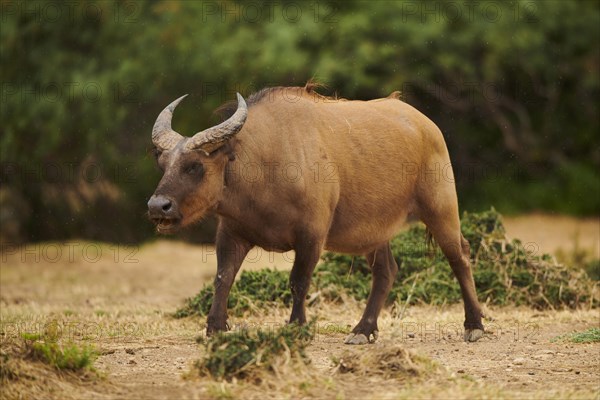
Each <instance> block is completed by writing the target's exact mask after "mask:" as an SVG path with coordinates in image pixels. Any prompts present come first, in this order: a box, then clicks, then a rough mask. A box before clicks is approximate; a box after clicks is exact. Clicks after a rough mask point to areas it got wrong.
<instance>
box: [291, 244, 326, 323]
mask: <svg viewBox="0 0 600 400" xmlns="http://www.w3.org/2000/svg"><path fill="white" fill-rule="evenodd" d="M294 250H295V251H296V258H295V259H294V265H293V266H292V272H291V274H290V288H291V290H292V299H293V305H292V315H291V317H290V323H292V322H297V323H299V324H304V323H305V322H306V311H305V307H304V303H305V301H306V295H307V293H308V289H309V287H310V280H311V278H312V273H313V271H314V269H315V266H316V265H317V262H318V261H319V257H320V255H321V246H320V241H317V240H305V241H303V242H302V243H300V244H299V245H298V246H297V247H296V248H295V249H294Z"/></svg>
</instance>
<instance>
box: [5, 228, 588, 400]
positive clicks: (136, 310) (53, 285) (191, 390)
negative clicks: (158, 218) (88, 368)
mask: <svg viewBox="0 0 600 400" xmlns="http://www.w3.org/2000/svg"><path fill="white" fill-rule="evenodd" d="M564 221H567V222H564ZM569 221H570V222H569ZM506 222H507V230H508V233H509V235H511V236H516V237H520V238H521V239H522V240H523V241H535V242H537V243H540V248H542V249H544V251H556V250H557V249H559V248H562V249H563V250H567V251H568V250H569V247H570V246H573V245H572V244H571V245H570V244H569V240H570V239H569V238H570V234H571V233H573V232H580V235H581V240H580V242H579V244H578V245H579V246H583V247H585V248H587V249H589V251H592V252H593V251H596V252H597V251H598V243H599V240H600V239H599V236H600V225H599V223H598V219H590V220H583V221H582V220H575V219H566V220H564V219H561V220H560V221H554V220H552V219H551V218H549V217H543V218H542V219H541V220H540V219H539V216H528V217H524V219H519V218H514V219H509V220H507V221H506ZM544 224H545V225H544ZM575 234H576V233H575ZM292 257H293V256H291V255H289V254H285V255H280V254H279V255H278V254H271V253H266V252H259V251H258V250H257V251H256V252H255V253H253V254H251V255H250V256H249V260H247V262H246V263H245V265H244V266H243V268H246V269H250V268H253V269H258V268H263V267H265V266H272V267H276V268H278V269H289V267H290V262H291V258H292ZM215 268H216V259H215V253H214V248H212V247H211V246H192V245H188V244H183V243H179V242H173V241H163V240H161V241H157V242H154V243H151V244H147V245H144V246H142V247H140V248H127V247H122V246H109V245H98V244H94V243H90V242H71V243H69V244H66V245H65V244H62V245H60V246H59V245H57V244H53V243H49V244H39V245H30V246H25V247H24V248H19V249H8V251H5V252H4V253H3V254H2V259H1V266H0V306H1V310H0V325H1V326H0V327H1V332H2V339H3V340H5V339H6V338H11V337H17V336H18V335H19V333H21V332H43V331H44V330H45V329H47V327H48V326H49V324H57V326H58V327H59V331H60V337H61V338H62V339H63V340H71V339H72V340H76V341H84V342H89V343H93V345H94V346H95V347H96V349H98V350H99V352H100V353H101V355H100V356H99V358H98V360H97V361H96V363H95V366H96V369H97V370H98V371H99V373H100V376H101V377H100V378H99V379H92V380H91V381H73V380H72V379H69V378H68V377H58V378H55V379H57V380H59V381H60V382H58V383H56V382H54V383H52V382H46V381H45V379H51V378H47V377H46V378H43V379H44V380H43V382H46V383H47V384H48V387H49V388H51V391H50V390H49V391H48V392H47V393H45V394H44V396H42V397H45V398H77V399H79V398H90V399H112V398H120V399H184V398H186V399H187V398H190V399H203V398H228V397H236V398H237V397H239V398H313V397H317V398H331V397H337V398H340V399H341V398H346V399H351V398H400V399H401V398H411V399H412V398H439V399H448V398H477V399H479V398H523V399H525V398H526V399H530V398H534V399H548V398H555V399H563V398H581V399H600V343H594V344H575V343H570V342H567V341H564V340H556V338H557V337H559V336H560V335H564V334H566V333H569V332H573V331H581V330H585V329H588V328H590V327H598V326H600V314H599V311H598V310H597V309H595V310H580V311H544V312H538V311H535V310H532V309H528V308H514V307H504V308H491V309H490V308H487V311H488V314H489V315H491V317H492V318H493V320H492V321H487V324H486V328H487V330H488V333H487V334H486V335H485V336H484V338H483V339H482V340H480V341H479V342H477V343H471V344H466V343H463V342H462V340H461V332H460V330H461V326H462V319H463V315H462V306H460V305H452V306H444V307H432V306H420V307H411V308H409V309H408V310H407V312H406V313H405V315H404V318H403V319H402V320H398V319H395V318H393V317H392V316H391V315H390V313H388V312H387V311H386V312H384V313H383V315H382V318H381V319H380V324H379V328H380V338H379V340H378V342H377V343H375V344H372V345H367V346H362V347H360V348H359V349H356V348H353V350H354V349H356V351H370V349H374V348H377V347H382V346H389V345H390V344H397V343H400V344H402V345H405V346H406V347H407V348H410V349H413V350H416V351H417V352H419V353H421V354H424V355H426V356H428V357H431V358H432V359H433V360H435V361H436V362H437V363H438V364H439V365H440V367H441V368H442V369H443V371H444V372H443V373H442V374H438V375H436V376H434V377H430V378H428V379H426V380H423V381H418V382H411V381H407V382H405V381H396V380H385V379H379V380H378V379H361V378H357V377H354V376H352V375H351V374H345V375H339V374H334V373H333V372H332V371H333V368H332V366H333V364H332V361H331V359H332V358H339V357H341V356H342V355H343V354H344V352H346V351H347V350H348V346H345V345H343V344H342V342H343V339H344V336H345V334H344V333H319V334H317V337H316V339H315V341H314V342H313V343H312V344H311V345H310V347H309V355H310V357H311V359H312V364H311V365H310V368H311V369H312V370H313V371H314V372H315V373H316V375H313V376H318V382H317V381H316V380H315V382H313V383H311V382H305V381H298V379H300V380H302V378H298V379H290V380H289V382H287V381H285V380H283V381H282V382H280V384H279V385H275V387H273V388H272V389H271V390H269V391H265V389H264V387H253V385H252V384H250V383H247V382H233V383H217V382H214V381H212V380H210V379H208V378H198V377H194V376H190V370H193V368H192V364H193V362H194V361H195V360H197V359H199V358H200V357H201V356H202V353H203V348H202V346H200V345H198V344H196V342H195V338H196V337H197V336H198V335H199V334H201V333H202V332H203V329H204V320H202V319H193V318H192V319H182V320H177V319H173V318H171V317H170V316H169V313H171V312H173V311H174V310H175V309H176V308H177V307H178V306H180V305H181V304H182V301H183V299H184V298H186V297H190V296H192V295H194V294H195V293H197V292H198V290H199V289H200V287H201V286H202V284H203V283H205V282H209V281H210V280H212V277H213V274H214V272H215ZM361 311H362V309H361V306H360V305H359V304H345V305H343V306H331V305H317V306H316V307H312V308H309V310H308V313H309V316H313V315H317V316H318V318H319V320H318V324H319V326H320V327H326V326H328V325H332V324H333V325H335V326H341V327H346V326H353V325H354V324H355V323H356V322H358V319H359V317H360V313H361ZM288 313H289V310H284V309H276V310H268V311H266V312H265V314H264V315H261V316H255V317H251V318H248V319H246V320H244V321H241V320H240V319H232V320H231V322H232V323H233V325H234V326H235V325H236V324H241V323H249V324H252V325H260V326H263V327H271V326H278V325H281V324H283V323H284V321H285V320H286V318H287V317H288ZM315 379H316V378H315ZM286 382H287V383H286ZM51 383H52V384H51ZM9 389H10V388H9ZM0 393H1V394H2V395H3V396H2V397H4V396H8V395H10V396H13V395H14V392H11V391H10V390H8V389H7V388H6V387H3V388H2V390H1V391H0ZM23 395H24V398H32V395H31V394H27V393H23ZM35 397H38V396H35Z"/></svg>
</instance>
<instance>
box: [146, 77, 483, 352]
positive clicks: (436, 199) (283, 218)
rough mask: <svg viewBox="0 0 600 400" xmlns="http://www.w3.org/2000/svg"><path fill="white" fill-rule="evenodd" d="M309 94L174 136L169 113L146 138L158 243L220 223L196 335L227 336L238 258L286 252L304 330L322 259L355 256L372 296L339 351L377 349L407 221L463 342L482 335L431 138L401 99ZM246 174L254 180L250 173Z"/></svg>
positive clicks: (466, 254) (255, 102) (265, 101)
mask: <svg viewBox="0 0 600 400" xmlns="http://www.w3.org/2000/svg"><path fill="white" fill-rule="evenodd" d="M315 87H316V85H315V84H313V83H308V84H307V85H306V86H304V87H273V88H266V89H263V90H260V91H258V92H256V93H254V94H252V95H251V96H249V97H248V101H247V102H246V101H245V100H244V98H243V97H242V96H241V95H240V94H239V93H238V94H237V106H236V104H235V103H233V107H231V106H225V107H224V109H225V111H226V112H227V111H228V118H227V116H226V119H225V121H224V122H222V123H221V124H219V125H216V126H213V127H210V128H208V129H206V130H203V131H200V132H198V133H196V134H195V135H193V136H191V137H184V136H182V135H180V134H179V133H177V132H175V131H174V130H173V129H172V128H171V118H172V115H173V111H174V109H175V107H177V105H178V104H179V103H180V102H181V100H182V99H183V98H184V97H185V96H183V97H180V98H179V99H177V100H175V101H174V102H172V103H171V104H170V105H168V106H167V107H166V108H165V109H164V110H163V111H162V112H161V113H160V114H159V116H158V118H157V120H156V123H155V125H154V128H153V130H152V142H153V144H154V146H155V155H156V159H157V163H158V166H159V168H160V169H161V170H162V171H163V176H162V178H161V180H160V182H159V184H158V187H157V188H156V191H155V192H154V194H153V195H152V197H151V198H150V200H149V201H148V215H149V217H150V219H151V220H152V222H153V223H154V224H155V225H156V229H157V231H158V232H159V233H175V232H177V231H178V230H179V229H180V228H181V227H183V226H188V225H190V224H193V223H194V222H197V221H200V220H201V219H202V218H203V217H205V216H206V215H208V214H209V213H213V214H216V215H217V218H218V228H217V234H216V252H217V262H218V267H217V274H216V278H215V281H214V287H215V295H214V299H213V303H212V306H211V308H210V311H209V314H208V318H207V328H206V329H207V334H209V335H210V334H213V333H215V332H218V331H223V330H227V329H228V328H229V327H228V324H227V298H228V295H229V291H230V289H231V287H232V284H233V282H234V279H235V276H236V274H237V272H238V270H239V269H240V265H241V264H242V261H243V260H244V258H245V256H246V255H247V253H248V252H249V251H250V250H251V249H252V248H253V247H255V246H259V247H261V248H263V249H265V250H268V251H276V252H285V251H290V250H294V252H295V259H294V263H293V267H292V270H291V273H290V287H291V292H292V297H293V305H292V312H291V316H290V319H289V322H290V323H292V322H297V323H300V324H302V323H305V322H306V312H305V300H306V296H307V292H308V289H309V286H310V281H311V276H312V273H313V270H314V268H315V265H316V264H317V262H318V261H319V257H320V255H321V252H322V251H323V250H324V249H327V250H331V251H334V252H341V253H347V254H352V255H365V256H366V258H367V260H368V264H369V266H370V267H371V271H372V280H373V281H372V288H371V292H370V295H369V298H368V301H367V305H366V308H365V310H364V313H363V315H362V318H361V320H360V321H359V323H358V324H357V325H356V326H355V327H354V329H353V330H352V333H351V334H350V335H349V336H348V337H347V338H346V340H345V343H347V344H365V343H369V342H372V341H374V340H375V339H377V336H378V327H377V319H378V316H379V313H380V311H381V309H382V307H383V305H384V301H385V299H386V297H387V295H388V293H389V291H390V289H391V287H392V284H393V282H394V280H395V277H396V274H397V272H398V265H397V263H396V261H395V260H394V257H393V256H392V252H391V249H390V238H392V236H394V235H395V234H396V233H397V232H398V231H399V230H400V229H401V227H402V226H403V225H404V224H405V223H406V221H407V220H413V219H418V220H421V221H422V222H423V223H424V224H425V225H426V226H427V229H428V231H429V232H430V234H431V235H432V236H433V238H434V239H435V241H436V243H437V244H438V245H439V246H440V248H441V250H442V251H443V253H444V255H445V256H446V258H447V259H448V261H449V263H450V266H451V268H452V270H453V272H454V274H455V276H456V278H457V280H458V283H459V285H460V288H461V292H462V297H463V302H464V310H465V322H464V327H465V333H464V339H465V341H470V342H472V341H476V340H478V339H479V338H481V337H482V336H483V332H484V331H483V325H482V317H483V314H482V311H481V307H480V305H479V303H478V300H477V294H476V290H475V284H474V280H473V275H472V272H471V266H470V250H469V243H468V242H467V241H466V240H465V238H464V237H463V236H462V234H461V231H460V222H459V212H458V200H457V195H456V188H455V184H454V177H453V173H452V167H451V164H450V157H449V155H448V150H447V147H446V144H445V141H444V137H443V135H442V133H441V131H440V129H439V128H438V127H437V126H436V125H435V124H434V123H433V122H432V121H431V120H430V119H428V118H427V117H426V116H425V115H423V114H422V113H421V112H419V111H418V110H416V109H415V108H413V107H412V106H410V105H408V104H406V103H405V102H403V101H401V100H400V96H399V93H398V92H394V93H392V94H391V95H389V96H388V97H386V98H380V99H374V100H369V101H356V100H346V99H341V98H334V97H327V96H323V95H320V94H318V93H317V92H316V91H315ZM249 171H251V172H249Z"/></svg>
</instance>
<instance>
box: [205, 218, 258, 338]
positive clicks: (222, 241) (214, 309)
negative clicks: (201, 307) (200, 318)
mask: <svg viewBox="0 0 600 400" xmlns="http://www.w3.org/2000/svg"><path fill="white" fill-rule="evenodd" d="M250 249H252V245H250V244H249V243H248V242H246V241H244V240H242V239H239V238H237V237H235V236H232V235H230V234H228V233H227V232H225V231H224V230H222V229H221V228H219V230H218V231H217V276H216V277H215V283H214V285H215V295H214V297H213V303H212V305H211V307H210V311H209V313H208V319H207V326H206V334H207V335H211V334H212V333H215V332H218V331H226V330H228V328H229V327H228V325H227V298H228V297H229V291H230V290H231V286H232V285H233V281H234V279H235V276H236V275H237V273H238V271H239V269H240V266H241V265H242V262H243V261H244V258H245V257H246V255H247V254H248V252H249V251H250Z"/></svg>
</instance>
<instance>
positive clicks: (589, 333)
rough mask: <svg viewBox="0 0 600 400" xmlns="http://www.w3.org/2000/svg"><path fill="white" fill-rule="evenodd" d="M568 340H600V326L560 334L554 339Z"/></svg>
mask: <svg viewBox="0 0 600 400" xmlns="http://www.w3.org/2000/svg"><path fill="white" fill-rule="evenodd" d="M558 340H566V341H569V342H573V343H595V342H600V328H590V329H587V330H585V331H583V332H573V333H568V334H566V335H562V336H558V337H556V338H555V339H554V340H553V341H558Z"/></svg>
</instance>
